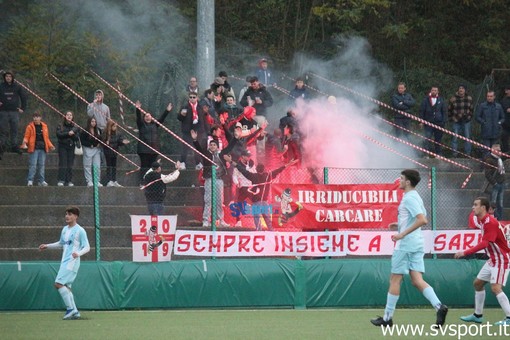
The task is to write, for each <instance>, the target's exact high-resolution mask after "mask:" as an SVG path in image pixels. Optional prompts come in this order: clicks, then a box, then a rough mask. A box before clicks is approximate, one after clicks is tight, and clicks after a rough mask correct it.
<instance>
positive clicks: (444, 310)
mask: <svg viewBox="0 0 510 340" xmlns="http://www.w3.org/2000/svg"><path fill="white" fill-rule="evenodd" d="M446 314H448V307H447V306H446V305H441V306H439V309H438V310H437V313H436V325H437V326H442V325H444V322H445V321H446Z"/></svg>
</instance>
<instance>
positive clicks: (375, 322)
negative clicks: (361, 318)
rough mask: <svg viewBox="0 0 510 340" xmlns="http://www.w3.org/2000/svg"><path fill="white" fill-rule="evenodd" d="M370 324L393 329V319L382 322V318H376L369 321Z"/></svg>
mask: <svg viewBox="0 0 510 340" xmlns="http://www.w3.org/2000/svg"><path fill="white" fill-rule="evenodd" d="M370 322H371V323H372V325H374V326H377V327H393V319H389V320H388V321H384V319H383V317H382V316H378V317H377V318H375V319H372V320H370Z"/></svg>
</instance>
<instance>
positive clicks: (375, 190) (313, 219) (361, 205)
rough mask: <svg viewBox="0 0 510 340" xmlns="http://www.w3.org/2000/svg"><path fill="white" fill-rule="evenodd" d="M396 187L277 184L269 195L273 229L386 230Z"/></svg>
mask: <svg viewBox="0 0 510 340" xmlns="http://www.w3.org/2000/svg"><path fill="white" fill-rule="evenodd" d="M398 187H399V183H398V182H395V183H374V184H330V185H320V184H279V183H274V184H272V185H271V190H272V193H273V197H272V206H273V209H272V212H273V228H275V229H276V230H277V229H278V228H285V229H286V230H288V229H298V230H299V229H306V230H310V229H318V230H325V229H353V228H364V229H379V228H381V229H387V228H388V224H389V223H392V222H395V221H397V213H398V211H397V210H398V205H399V203H400V201H401V199H402V195H403V191H402V190H399V189H398Z"/></svg>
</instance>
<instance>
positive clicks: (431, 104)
mask: <svg viewBox="0 0 510 340" xmlns="http://www.w3.org/2000/svg"><path fill="white" fill-rule="evenodd" d="M437 98H438V96H437V95H436V96H433V95H432V93H429V101H430V106H434V105H436V103H437ZM432 99H435V100H436V101H435V102H434V101H433V100H432Z"/></svg>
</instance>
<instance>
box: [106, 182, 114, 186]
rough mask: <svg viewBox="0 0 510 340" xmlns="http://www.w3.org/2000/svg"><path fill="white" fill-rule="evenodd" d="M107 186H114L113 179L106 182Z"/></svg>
mask: <svg viewBox="0 0 510 340" xmlns="http://www.w3.org/2000/svg"><path fill="white" fill-rule="evenodd" d="M106 186H107V187H114V186H115V182H114V181H110V182H108V184H106Z"/></svg>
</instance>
